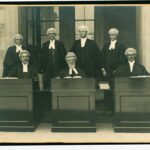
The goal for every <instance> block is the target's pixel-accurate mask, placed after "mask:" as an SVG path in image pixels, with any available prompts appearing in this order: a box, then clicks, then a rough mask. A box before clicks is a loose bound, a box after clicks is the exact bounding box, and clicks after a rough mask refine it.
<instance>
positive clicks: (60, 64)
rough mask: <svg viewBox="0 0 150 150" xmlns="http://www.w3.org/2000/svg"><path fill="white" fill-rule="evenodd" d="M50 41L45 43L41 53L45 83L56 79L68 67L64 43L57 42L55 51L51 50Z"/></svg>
mask: <svg viewBox="0 0 150 150" xmlns="http://www.w3.org/2000/svg"><path fill="white" fill-rule="evenodd" d="M49 44H50V41H47V42H45V43H43V45H42V51H41V71H42V72H43V73H44V74H45V82H46V83H49V82H50V79H51V78H53V77H55V76H56V75H57V74H58V73H59V71H60V70H61V69H63V68H64V67H65V65H66V62H65V55H66V52H65V47H64V45H63V43H62V42H60V41H58V40H55V49H54V50H53V49H49Z"/></svg>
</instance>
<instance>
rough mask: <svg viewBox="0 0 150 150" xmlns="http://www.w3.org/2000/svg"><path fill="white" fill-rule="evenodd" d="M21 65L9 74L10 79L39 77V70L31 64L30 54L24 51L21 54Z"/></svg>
mask: <svg viewBox="0 0 150 150" xmlns="http://www.w3.org/2000/svg"><path fill="white" fill-rule="evenodd" d="M19 59H20V61H21V62H20V63H19V64H17V65H16V66H15V67H14V68H13V69H12V70H11V71H10V73H9V77H17V78H20V79H22V78H34V77H36V76H37V74H38V71H37V69H36V68H35V67H34V66H33V65H32V64H31V63H30V53H29V52H28V51H27V50H22V51H21V52H20V53H19Z"/></svg>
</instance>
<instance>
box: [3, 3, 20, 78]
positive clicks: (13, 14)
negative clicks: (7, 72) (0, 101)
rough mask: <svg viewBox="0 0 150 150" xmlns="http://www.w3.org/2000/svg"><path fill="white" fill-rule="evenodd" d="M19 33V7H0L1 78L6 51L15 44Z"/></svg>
mask: <svg viewBox="0 0 150 150" xmlns="http://www.w3.org/2000/svg"><path fill="white" fill-rule="evenodd" d="M16 33H18V6H7V5H6V6H1V7H0V77H1V75H2V71H3V60H4V56H5V53H6V50H7V48H8V47H9V46H11V45H12V44H13V40H12V38H13V36H14V35H15V34H16Z"/></svg>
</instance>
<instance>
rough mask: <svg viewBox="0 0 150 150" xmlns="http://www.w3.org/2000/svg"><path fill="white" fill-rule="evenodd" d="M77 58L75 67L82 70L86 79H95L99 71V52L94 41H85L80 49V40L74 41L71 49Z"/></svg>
mask: <svg viewBox="0 0 150 150" xmlns="http://www.w3.org/2000/svg"><path fill="white" fill-rule="evenodd" d="M70 51H72V52H74V53H75V54H76V56H77V66H78V67H80V68H82V69H83V71H84V72H85V74H86V75H87V77H97V76H98V71H99V70H100V69H101V60H100V50H99V48H98V46H97V44H96V42H95V41H94V40H90V39H87V40H86V42H85V46H84V47H81V39H79V40H76V41H75V42H74V44H73V46H72V48H71V50H70Z"/></svg>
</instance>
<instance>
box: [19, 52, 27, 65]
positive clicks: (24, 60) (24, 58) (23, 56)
mask: <svg viewBox="0 0 150 150" xmlns="http://www.w3.org/2000/svg"><path fill="white" fill-rule="evenodd" d="M20 60H21V62H22V63H23V64H27V63H28V62H29V55H28V54H27V53H22V54H21V56H20Z"/></svg>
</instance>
